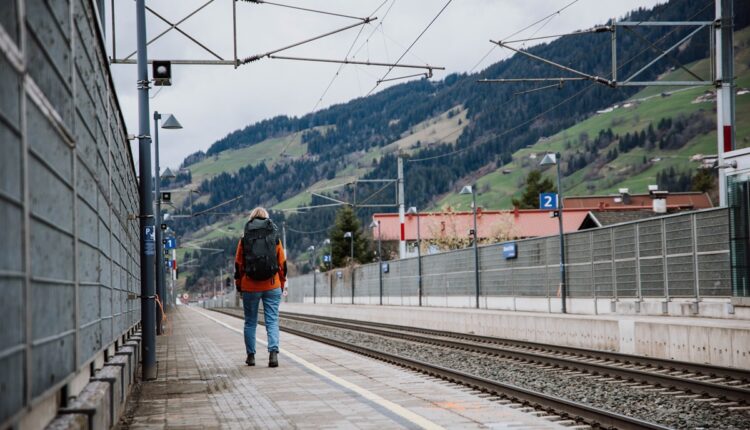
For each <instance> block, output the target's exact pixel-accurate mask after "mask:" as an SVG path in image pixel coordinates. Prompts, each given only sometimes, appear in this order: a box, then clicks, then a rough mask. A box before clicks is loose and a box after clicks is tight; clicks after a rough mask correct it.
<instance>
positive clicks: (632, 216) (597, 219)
mask: <svg viewBox="0 0 750 430" xmlns="http://www.w3.org/2000/svg"><path fill="white" fill-rule="evenodd" d="M664 215H665V214H662V213H657V212H654V211H652V210H650V209H648V210H646V209H644V210H603V211H598V210H597V211H590V212H589V218H590V219H591V221H592V222H593V223H592V225H591V226H590V227H592V228H593V227H606V226H608V225H613V224H620V223H623V222H629V221H638V220H642V219H646V218H652V217H656V216H664ZM584 227H589V224H588V223H587V224H586V225H585V226H584Z"/></svg>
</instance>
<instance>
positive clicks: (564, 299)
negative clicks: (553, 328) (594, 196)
mask: <svg viewBox="0 0 750 430" xmlns="http://www.w3.org/2000/svg"><path fill="white" fill-rule="evenodd" d="M555 158H556V160H555V161H556V163H555V167H556V168H557V211H558V214H559V215H558V216H557V226H558V228H559V230H560V298H561V299H562V313H567V304H566V302H567V285H566V284H567V283H566V282H565V234H564V233H563V193H562V186H561V181H560V161H561V160H560V153H559V152H558V153H557V154H556V156H555Z"/></svg>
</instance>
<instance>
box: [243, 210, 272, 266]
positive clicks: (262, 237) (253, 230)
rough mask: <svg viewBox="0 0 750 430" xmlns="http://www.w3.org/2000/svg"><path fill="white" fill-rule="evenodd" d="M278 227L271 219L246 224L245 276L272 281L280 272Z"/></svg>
mask: <svg viewBox="0 0 750 430" xmlns="http://www.w3.org/2000/svg"><path fill="white" fill-rule="evenodd" d="M278 241H279V239H278V234H277V228H276V225H275V224H274V223H273V222H272V221H271V220H270V219H263V218H255V219H253V220H252V221H248V222H247V224H245V235H244V236H243V237H242V251H243V256H242V259H243V265H244V267H245V275H247V276H248V277H250V279H253V280H256V281H266V280H268V279H271V278H273V277H274V275H276V273H277V272H278V271H279V262H278V259H277V257H276V244H277V243H278Z"/></svg>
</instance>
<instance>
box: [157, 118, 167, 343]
mask: <svg viewBox="0 0 750 430" xmlns="http://www.w3.org/2000/svg"><path fill="white" fill-rule="evenodd" d="M160 119H161V115H160V114H159V112H156V111H154V181H155V182H154V198H155V199H156V212H155V213H154V217H155V219H156V220H155V222H154V225H155V227H156V294H157V295H158V296H159V300H160V301H161V304H162V305H161V306H157V307H156V334H157V335H161V334H163V333H164V327H163V326H162V320H163V319H164V317H163V315H162V312H163V311H164V309H166V306H167V305H166V303H165V300H164V297H165V296H166V294H165V293H164V245H163V244H162V238H163V237H164V235H163V234H162V230H161V175H160V168H159V120H160Z"/></svg>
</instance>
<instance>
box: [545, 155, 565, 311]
mask: <svg viewBox="0 0 750 430" xmlns="http://www.w3.org/2000/svg"><path fill="white" fill-rule="evenodd" d="M559 160H560V153H559V152H558V153H555V154H546V155H545V156H544V158H542V161H541V162H540V163H539V165H540V166H552V165H555V166H556V169H557V213H558V215H557V225H558V228H559V232H560V233H559V234H560V298H561V299H562V313H566V311H567V309H566V304H565V302H566V299H567V291H566V290H567V289H566V285H565V235H564V234H563V198H562V187H561V183H560V163H559Z"/></svg>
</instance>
